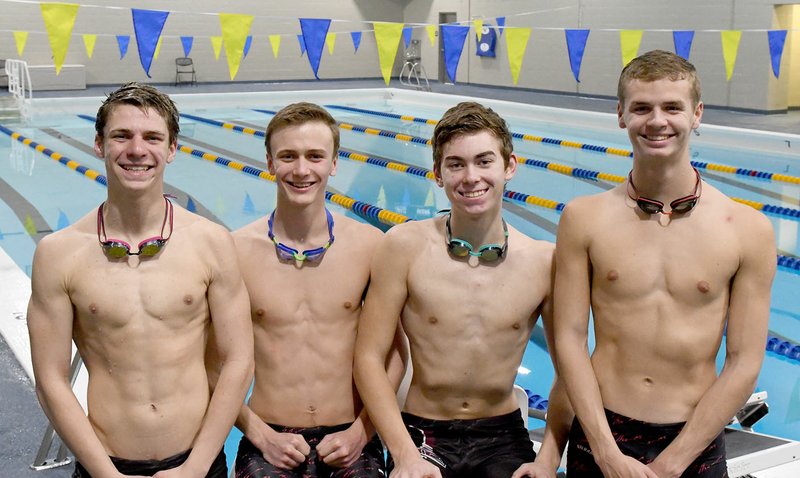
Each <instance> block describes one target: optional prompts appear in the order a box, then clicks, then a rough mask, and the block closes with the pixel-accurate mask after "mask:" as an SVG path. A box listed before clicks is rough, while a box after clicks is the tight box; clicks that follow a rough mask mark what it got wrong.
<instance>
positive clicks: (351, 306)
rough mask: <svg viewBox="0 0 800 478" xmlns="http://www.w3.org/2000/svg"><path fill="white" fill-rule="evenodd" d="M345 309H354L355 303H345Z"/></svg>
mask: <svg viewBox="0 0 800 478" xmlns="http://www.w3.org/2000/svg"><path fill="white" fill-rule="evenodd" d="M344 308H345V309H352V308H353V303H352V302H349V301H348V302H345V303H344Z"/></svg>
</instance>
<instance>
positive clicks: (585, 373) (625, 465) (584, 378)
mask: <svg viewBox="0 0 800 478" xmlns="http://www.w3.org/2000/svg"><path fill="white" fill-rule="evenodd" d="M582 199H584V200H591V198H579V199H577V200H575V201H573V202H572V203H570V204H569V205H568V206H567V207H566V208H565V209H564V212H563V213H562V215H561V220H560V222H559V226H558V239H557V243H556V279H555V286H554V296H555V302H554V308H555V319H554V325H555V346H556V348H555V349H556V351H557V353H556V359H557V365H558V373H559V376H560V377H561V378H563V380H564V385H565V387H566V391H567V394H568V396H569V401H570V403H571V404H572V408H573V409H574V411H575V415H576V417H577V418H578V421H579V422H580V425H581V427H582V428H583V431H584V433H585V434H586V438H587V440H588V441H589V446H590V447H591V449H592V453H593V455H594V459H595V461H596V462H597V464H598V466H599V467H600V468H601V469H602V471H603V473H604V474H605V476H609V477H616V476H637V477H638V476H648V477H654V476H655V475H654V473H653V472H652V471H649V470H647V467H646V466H644V465H642V464H641V463H639V462H638V461H636V460H634V459H633V458H630V457H627V456H625V455H623V454H622V452H621V451H620V450H619V447H617V444H616V442H615V441H614V437H613V436H612V434H611V429H610V427H609V425H608V421H607V420H606V416H605V411H604V410H603V399H602V397H601V395H600V386H599V385H598V383H597V377H596V376H595V373H594V369H593V368H592V362H591V360H590V358H589V346H588V327H589V307H590V303H591V302H590V297H591V280H592V279H591V273H592V269H591V261H590V258H589V240H588V237H587V234H586V224H589V223H590V221H589V218H588V217H583V216H584V215H582V214H581V212H583V211H585V210H590V208H587V207H586V206H587V203H585V202H584V201H582Z"/></svg>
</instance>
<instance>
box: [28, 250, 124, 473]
mask: <svg viewBox="0 0 800 478" xmlns="http://www.w3.org/2000/svg"><path fill="white" fill-rule="evenodd" d="M61 254H62V250H61V248H59V247H57V244H56V243H54V242H53V238H52V237H46V238H44V239H43V240H42V241H41V242H40V243H39V246H38V247H37V249H36V253H35V254H34V258H33V273H32V274H31V289H32V290H31V299H30V303H29V304H28V333H29V335H30V340H31V358H32V360H33V372H34V377H35V380H36V395H37V397H38V398H39V402H40V403H41V405H42V409H43V410H44V413H45V415H47V418H49V419H50V422H51V423H52V424H53V427H54V428H55V429H56V431H57V432H58V435H59V436H60V437H61V438H62V439H63V440H64V442H65V443H66V444H67V446H68V447H69V449H70V450H71V451H72V453H74V454H75V457H76V458H77V459H78V461H80V462H81V464H82V465H83V466H84V467H86V469H87V470H88V471H89V473H91V474H92V475H93V476H121V475H120V474H119V473H118V472H117V470H116V468H115V467H114V465H113V464H112V463H111V459H109V457H108V454H107V453H106V451H105V448H104V447H103V444H102V443H101V442H100V439H99V438H98V437H97V434H95V432H94V429H93V428H92V426H91V424H90V423H89V419H88V418H87V416H86V414H85V413H84V411H83V408H81V405H80V403H78V399H77V398H76V397H75V394H74V392H73V391H72V386H71V385H70V376H69V375H70V355H71V352H72V327H73V320H74V317H73V311H72V302H71V300H70V297H69V295H68V293H67V285H66V284H67V280H68V279H67V277H66V272H65V271H64V265H63V261H62V260H61Z"/></svg>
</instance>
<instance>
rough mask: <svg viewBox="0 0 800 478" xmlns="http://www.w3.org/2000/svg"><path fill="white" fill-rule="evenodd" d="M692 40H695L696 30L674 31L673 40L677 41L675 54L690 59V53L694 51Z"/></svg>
mask: <svg viewBox="0 0 800 478" xmlns="http://www.w3.org/2000/svg"><path fill="white" fill-rule="evenodd" d="M692 40H694V31H692V30H675V31H673V32H672V41H673V43H675V54H676V55H678V56H679V57H681V58H683V59H684V60H686V61H689V54H690V53H691V51H692Z"/></svg>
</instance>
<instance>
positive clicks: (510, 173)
mask: <svg viewBox="0 0 800 478" xmlns="http://www.w3.org/2000/svg"><path fill="white" fill-rule="evenodd" d="M516 172H517V155H516V154H514V153H511V157H509V158H508V165H507V166H506V182H509V181H511V178H513V177H514V174H515V173H516Z"/></svg>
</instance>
